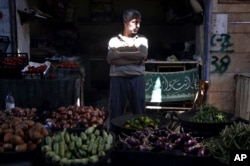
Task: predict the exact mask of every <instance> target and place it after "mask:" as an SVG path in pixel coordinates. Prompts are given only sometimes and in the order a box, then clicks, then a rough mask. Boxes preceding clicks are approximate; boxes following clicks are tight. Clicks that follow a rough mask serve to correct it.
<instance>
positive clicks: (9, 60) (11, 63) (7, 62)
mask: <svg viewBox="0 0 250 166" xmlns="http://www.w3.org/2000/svg"><path fill="white" fill-rule="evenodd" d="M26 63H27V56H26V55H22V54H21V55H20V56H6V57H4V59H3V61H2V65H3V66H5V67H18V66H25V65H26Z"/></svg>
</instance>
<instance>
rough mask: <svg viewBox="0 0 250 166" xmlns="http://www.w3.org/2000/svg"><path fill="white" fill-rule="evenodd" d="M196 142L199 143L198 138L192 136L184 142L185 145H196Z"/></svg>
mask: <svg viewBox="0 0 250 166" xmlns="http://www.w3.org/2000/svg"><path fill="white" fill-rule="evenodd" d="M196 144H197V141H196V139H194V138H191V139H190V140H188V141H186V142H185V143H184V145H185V146H194V145H196Z"/></svg>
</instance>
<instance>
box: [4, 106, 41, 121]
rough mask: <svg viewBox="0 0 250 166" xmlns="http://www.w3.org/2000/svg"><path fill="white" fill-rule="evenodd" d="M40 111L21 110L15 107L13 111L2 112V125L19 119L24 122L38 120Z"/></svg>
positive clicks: (33, 109)
mask: <svg viewBox="0 0 250 166" xmlns="http://www.w3.org/2000/svg"><path fill="white" fill-rule="evenodd" d="M37 112H38V110H37V109H36V108H21V107H15V108H13V109H9V110H5V111H3V110H2V111H0V124H2V123H5V122H9V121H11V120H12V119H14V118H16V117H18V118H21V119H22V120H36V119H38V118H39V117H38V113H37Z"/></svg>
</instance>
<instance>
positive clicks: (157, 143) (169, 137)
mask: <svg viewBox="0 0 250 166" xmlns="http://www.w3.org/2000/svg"><path fill="white" fill-rule="evenodd" d="M115 149H117V150H136V151H141V152H163V151H165V152H175V151H180V152H181V153H182V154H183V155H194V156H207V155H209V151H208V149H207V148H205V146H202V145H201V144H200V143H199V141H198V140H197V139H196V138H194V137H192V136H191V135H190V134H189V133H178V132H172V131H169V130H168V129H166V128H162V129H152V128H147V129H145V130H141V131H136V132H135V133H133V135H131V136H128V135H126V136H124V137H122V136H118V140H117V142H116V144H115Z"/></svg>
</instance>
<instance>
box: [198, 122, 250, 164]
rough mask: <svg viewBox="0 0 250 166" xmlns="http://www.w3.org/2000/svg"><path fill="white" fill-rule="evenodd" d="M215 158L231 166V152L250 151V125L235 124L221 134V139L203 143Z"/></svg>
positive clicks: (211, 139) (208, 140)
mask: <svg viewBox="0 0 250 166" xmlns="http://www.w3.org/2000/svg"><path fill="white" fill-rule="evenodd" d="M203 145H204V146H205V147H207V148H208V149H209V151H210V153H211V154H212V155H213V157H214V158H216V159H218V160H219V161H221V162H223V163H225V164H229V160H230V158H229V157H230V156H229V155H230V150H250V125H249V124H246V123H243V122H238V123H236V122H234V123H233V124H232V125H228V126H226V127H225V129H223V130H222V131H221V132H220V135H219V137H212V138H209V139H207V140H205V141H204V142H203Z"/></svg>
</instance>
